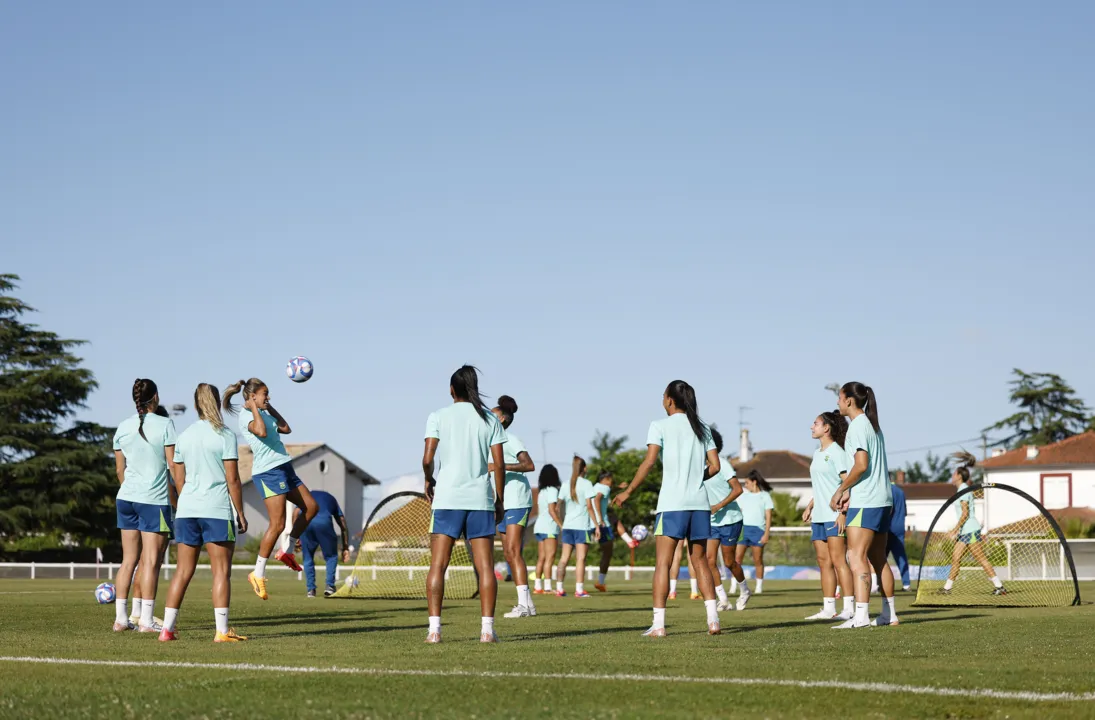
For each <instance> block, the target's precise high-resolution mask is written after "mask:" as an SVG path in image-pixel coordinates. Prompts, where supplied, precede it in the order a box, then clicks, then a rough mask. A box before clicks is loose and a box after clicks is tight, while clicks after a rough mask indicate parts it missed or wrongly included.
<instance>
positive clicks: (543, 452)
mask: <svg viewBox="0 0 1095 720" xmlns="http://www.w3.org/2000/svg"><path fill="white" fill-rule="evenodd" d="M553 432H555V431H554V430H541V431H540V462H541V464H543V465H547V461H548V457H547V436H548V435H550V434H551V433H553Z"/></svg>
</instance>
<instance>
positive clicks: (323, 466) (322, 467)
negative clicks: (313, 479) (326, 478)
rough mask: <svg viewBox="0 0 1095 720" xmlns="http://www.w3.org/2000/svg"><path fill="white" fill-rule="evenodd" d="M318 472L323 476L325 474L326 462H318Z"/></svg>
mask: <svg viewBox="0 0 1095 720" xmlns="http://www.w3.org/2000/svg"><path fill="white" fill-rule="evenodd" d="M319 472H320V473H321V474H323V475H326V474H327V461H326V460H320V461H319Z"/></svg>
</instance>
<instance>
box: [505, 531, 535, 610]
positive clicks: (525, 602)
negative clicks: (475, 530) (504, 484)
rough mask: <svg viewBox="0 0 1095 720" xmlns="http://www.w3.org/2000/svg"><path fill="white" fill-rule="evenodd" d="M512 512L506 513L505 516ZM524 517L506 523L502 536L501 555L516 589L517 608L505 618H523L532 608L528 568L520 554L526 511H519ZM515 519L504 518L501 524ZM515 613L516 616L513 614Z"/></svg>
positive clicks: (523, 537)
mask: <svg viewBox="0 0 1095 720" xmlns="http://www.w3.org/2000/svg"><path fill="white" fill-rule="evenodd" d="M510 512H512V511H507V516H508V515H509V513H510ZM521 512H522V513H523V514H524V515H523V517H524V519H523V520H521V521H520V522H508V524H506V525H505V526H504V534H503V535H502V555H503V556H504V557H505V559H506V562H507V563H508V564H509V569H510V575H511V576H512V577H513V584H514V585H515V586H516V587H517V606H516V607H514V609H513V611H512V612H510V613H507V615H506V616H507V617H509V616H511V615H512V616H514V617H525V616H526V615H528V614H530V613H528V612H527V611H528V609H529V608H530V607H531V606H532V598H531V596H530V594H529V589H528V566H526V565H525V559H524V557H522V554H521V546H522V545H523V544H524V539H525V522H526V521H527V520H528V511H527V510H522V511H521ZM512 519H515V518H510V517H504V518H503V519H502V522H503V523H506V522H507V521H510V520H512ZM520 608H524V609H525V610H526V612H525V613H523V614H522V613H520V612H519V609H520ZM515 613H516V614H515Z"/></svg>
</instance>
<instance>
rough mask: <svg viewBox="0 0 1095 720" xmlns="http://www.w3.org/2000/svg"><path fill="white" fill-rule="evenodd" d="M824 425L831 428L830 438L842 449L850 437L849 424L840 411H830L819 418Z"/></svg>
mask: <svg viewBox="0 0 1095 720" xmlns="http://www.w3.org/2000/svg"><path fill="white" fill-rule="evenodd" d="M817 417H818V419H819V420H821V422H822V424H824V425H828V426H829V437H830V438H832V440H833V442H835V443H836V444H837V445H839V446H840V447H842V448H843V447H844V440H845V439H847V437H848V423H846V422H845V421H844V418H842V417H841V416H840V411H839V410H829V411H827V412H823V413H821V414H820V415H818V416H817Z"/></svg>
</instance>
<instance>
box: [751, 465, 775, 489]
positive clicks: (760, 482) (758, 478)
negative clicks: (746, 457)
mask: <svg viewBox="0 0 1095 720" xmlns="http://www.w3.org/2000/svg"><path fill="white" fill-rule="evenodd" d="M745 477H747V478H748V479H750V480H752V481H753V482H755V483H756V484H757V487H758V488H760V489H761V490H763V491H764V492H767V493H770V492H772V484H771V483H769V482H768V481H767V480H765V479H764V476H763V475H761V474H760V471H759V470H750V471H749V474H748V475H746V476H745Z"/></svg>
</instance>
